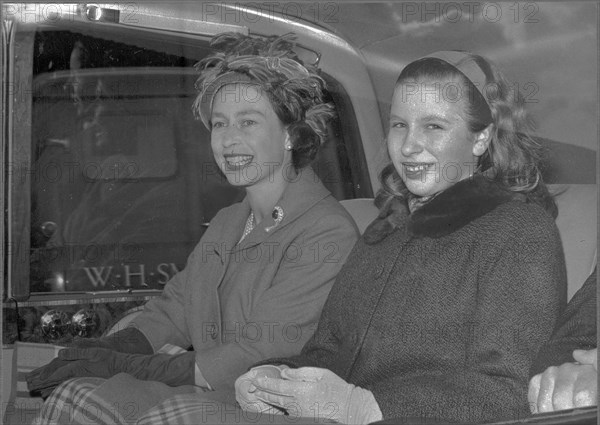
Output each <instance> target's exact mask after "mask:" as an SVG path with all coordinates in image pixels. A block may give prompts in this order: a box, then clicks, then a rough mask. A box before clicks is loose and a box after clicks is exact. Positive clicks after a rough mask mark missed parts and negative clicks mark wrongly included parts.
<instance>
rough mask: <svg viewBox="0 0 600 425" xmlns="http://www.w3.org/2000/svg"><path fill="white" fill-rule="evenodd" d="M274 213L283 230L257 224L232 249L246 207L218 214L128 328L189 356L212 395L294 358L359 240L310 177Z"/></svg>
mask: <svg viewBox="0 0 600 425" xmlns="http://www.w3.org/2000/svg"><path fill="white" fill-rule="evenodd" d="M277 205H278V206H280V207H281V208H282V209H283V211H284V217H283V220H282V221H281V222H280V223H279V224H277V225H275V222H274V220H273V218H271V217H268V218H266V219H264V220H263V221H262V222H261V223H259V224H258V226H257V227H256V228H255V229H254V230H253V231H252V232H251V233H250V234H249V235H248V236H246V238H245V239H244V240H243V241H242V242H241V243H240V244H238V241H239V240H240V238H241V235H242V232H243V230H244V226H245V223H246V220H247V218H248V215H249V214H250V206H249V203H248V201H247V199H245V200H244V201H242V202H241V203H238V204H235V205H232V206H230V207H227V208H224V209H223V210H221V211H220V212H219V213H218V214H217V215H216V216H215V218H214V219H213V220H212V222H211V223H210V226H209V228H208V230H207V231H206V233H205V234H204V236H203V237H202V239H201V240H200V242H199V243H198V245H197V246H196V248H195V249H194V251H193V252H192V254H191V255H190V257H189V258H188V262H187V265H186V267H185V269H184V270H183V271H181V272H180V273H178V274H177V275H176V276H174V277H173V278H172V279H171V280H170V281H169V282H168V283H167V285H166V286H165V289H164V291H163V294H162V295H161V296H160V297H158V298H155V299H153V300H151V301H149V302H148V303H147V305H146V307H145V309H144V311H143V313H141V314H140V315H139V316H138V317H137V318H136V319H135V320H134V322H133V323H134V325H135V326H137V327H138V328H139V329H140V330H141V331H142V332H143V333H144V335H145V336H146V337H147V338H148V340H149V341H150V343H151V344H152V346H153V348H154V350H155V351H156V350H158V349H160V348H161V347H162V346H163V345H164V344H167V343H168V344H173V345H178V346H180V347H184V348H187V347H189V346H193V348H194V350H195V351H196V353H197V355H196V364H197V365H198V367H199V368H200V371H201V373H202V375H203V376H204V378H205V379H206V381H207V382H208V383H209V384H210V385H211V387H212V388H214V389H230V388H232V387H233V383H234V381H235V379H236V378H237V377H238V376H239V375H241V374H242V373H244V372H245V371H246V370H247V368H248V367H249V366H251V365H252V364H253V363H256V362H257V361H260V360H262V359H266V358H269V357H281V356H289V355H294V354H298V353H299V352H300V350H301V349H302V346H303V345H304V343H305V342H306V341H307V340H308V339H309V337H310V336H311V335H312V333H313V332H314V329H315V328H316V323H317V321H318V319H319V315H320V313H321V309H322V307H323V304H324V303H325V300H326V299H327V295H328V294H329V291H330V289H331V286H332V284H333V281H334V279H335V277H336V275H337V273H338V271H339V270H340V268H341V266H342V265H343V263H344V262H345V260H346V257H347V256H348V254H349V253H350V250H351V249H352V247H353V245H354V243H355V242H356V240H357V238H358V231H357V228H356V226H355V224H354V222H353V220H352V218H351V217H350V215H349V214H348V213H347V212H346V211H345V209H344V208H343V207H342V206H341V205H340V204H339V203H338V202H337V201H336V200H335V199H334V198H333V196H332V195H331V194H330V193H329V191H327V189H326V188H325V187H324V186H323V185H322V183H321V182H320V181H319V179H318V177H317V176H316V175H315V174H314V172H313V171H312V170H311V169H309V168H306V169H303V170H301V173H300V176H299V177H298V180H296V181H294V182H292V183H290V184H289V185H288V186H287V188H286V191H285V193H284V194H283V196H282V198H281V199H280V201H279V202H278V203H277ZM269 228H270V229H269ZM267 229H269V230H267Z"/></svg>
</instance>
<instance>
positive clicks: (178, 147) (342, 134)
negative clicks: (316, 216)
mask: <svg viewBox="0 0 600 425" xmlns="http://www.w3.org/2000/svg"><path fill="white" fill-rule="evenodd" d="M164 40H165V39H164V37H163V38H160V39H159V38H157V39H156V40H154V39H153V36H152V35H148V36H146V37H139V36H137V37H136V38H128V37H122V36H118V35H114V34H112V33H110V32H108V31H106V30H104V31H102V30H95V31H94V32H91V33H90V32H89V31H81V32H79V31H77V30H76V29H73V28H64V29H63V28H52V29H46V28H43V29H41V28H40V29H38V30H37V31H36V32H35V34H34V36H33V38H32V42H33V48H32V52H33V58H32V70H31V71H30V70H27V71H28V72H31V78H32V87H33V89H32V90H31V154H30V166H29V174H30V179H29V182H30V186H29V187H28V188H27V189H28V190H27V191H24V192H23V194H26V193H27V192H28V191H29V192H30V195H29V196H30V209H29V214H28V215H27V216H24V217H22V218H21V219H22V220H25V221H27V222H28V223H29V230H30V244H31V246H30V258H29V269H28V270H26V267H22V268H21V269H20V270H22V271H24V272H25V271H28V272H29V282H30V283H29V285H30V287H29V288H28V289H29V292H30V293H63V292H81V291H83V292H90V291H93V292H95V291H107V290H130V289H156V290H160V289H162V288H163V287H164V284H165V283H166V282H167V281H168V280H169V278H170V277H172V276H173V275H174V274H175V273H176V272H177V271H179V270H181V269H182V268H183V267H184V266H185V261H186V258H187V256H188V255H189V253H190V252H191V250H192V248H193V247H194V245H195V244H196V243H197V242H198V240H199V239H200V237H201V236H202V234H203V233H204V231H205V230H206V228H207V226H208V225H209V223H210V220H211V219H212V218H213V217H214V215H215V214H216V213H217V212H218V211H219V210H220V209H221V208H223V207H225V206H227V205H230V204H232V203H234V202H237V201H240V200H241V199H242V198H243V196H244V191H243V189H240V188H235V187H233V186H231V185H229V184H228V182H227V180H226V178H225V177H224V175H223V174H222V173H221V172H220V170H219V168H218V166H217V164H216V163H215V162H214V160H213V157H212V152H211V148H210V134H209V132H208V131H207V130H206V129H205V128H204V126H203V125H202V123H201V122H200V121H198V120H196V119H194V117H193V114H192V111H191V105H192V103H193V100H194V98H195V93H196V91H195V88H194V83H195V80H196V78H197V72H196V70H195V69H194V68H193V65H194V64H195V63H196V62H197V61H198V60H200V59H201V58H202V57H204V56H205V55H206V54H208V52H210V48H209V46H208V41H203V42H194V45H193V46H192V47H190V46H186V45H185V44H183V43H175V42H173V43H172V44H169V43H168V42H165V41H164ZM207 40H208V39H207ZM324 78H325V79H326V80H327V81H328V83H329V87H330V92H329V94H328V96H329V97H330V99H329V100H330V101H332V102H333V103H334V104H335V105H336V106H338V108H337V110H338V117H337V119H335V120H334V121H333V122H331V123H330V125H329V138H328V141H327V143H325V144H324V146H323V149H322V150H321V152H320V154H319V156H318V158H317V159H316V160H315V162H314V163H313V164H312V167H313V168H314V169H315V171H316V172H317V174H318V175H319V176H320V177H321V179H322V181H323V183H324V184H325V186H326V187H327V188H328V189H329V190H330V191H331V192H332V193H333V195H334V196H335V197H336V198H338V199H347V198H354V197H356V196H370V195H372V193H371V192H370V184H368V176H367V175H366V174H365V172H364V170H365V169H366V167H365V168H362V167H352V166H351V164H355V163H360V149H353V148H349V146H348V144H349V143H354V144H355V145H356V146H360V143H361V142H360V140H356V136H352V135H353V134H356V132H355V131H354V129H353V128H352V125H351V124H346V125H342V124H341V123H343V122H346V123H351V122H353V121H354V120H353V119H350V117H351V116H350V115H349V114H352V113H353V109H352V106H351V104H350V100H349V98H348V96H347V95H346V94H345V92H344V90H343V88H342V87H341V85H339V84H337V83H336V81H335V80H334V79H333V78H332V77H330V76H328V75H324ZM340 113H341V116H340ZM363 161H364V160H363ZM365 179H366V180H365ZM365 181H366V182H367V184H365V183H364V182H365ZM361 188H362V189H361ZM365 189H366V190H367V191H365ZM25 217H27V218H25ZM18 270H19V269H17V272H18ZM25 292H26V291H25Z"/></svg>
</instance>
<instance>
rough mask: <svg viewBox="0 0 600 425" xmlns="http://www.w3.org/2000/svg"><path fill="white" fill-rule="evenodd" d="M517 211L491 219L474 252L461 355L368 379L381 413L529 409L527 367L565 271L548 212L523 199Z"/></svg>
mask: <svg viewBox="0 0 600 425" xmlns="http://www.w3.org/2000/svg"><path fill="white" fill-rule="evenodd" d="M513 205H514V203H513ZM515 209H516V212H513V213H511V214H510V215H508V216H507V218H508V219H506V218H505V219H503V217H502V216H501V215H499V214H498V215H497V216H496V217H494V218H493V220H490V222H491V223H492V224H491V225H490V226H489V227H488V228H486V229H484V230H485V232H483V234H484V236H483V237H482V239H485V240H487V241H489V242H485V243H482V244H481V245H480V246H479V247H478V248H479V249H478V250H477V251H478V252H476V253H475V255H474V261H479V262H480V264H481V266H480V268H479V276H480V277H479V279H478V284H477V291H476V297H477V300H476V307H475V311H474V312H473V315H472V317H471V320H472V321H473V323H472V324H473V326H472V327H471V328H470V329H469V332H468V333H466V335H464V336H463V342H464V347H465V348H464V361H462V362H459V363H457V364H454V365H452V366H450V367H448V365H446V367H443V368H442V367H436V368H430V367H426V366H424V367H423V368H422V369H420V370H419V371H416V372H415V373H413V374H402V375H399V376H389V377H387V378H384V379H381V380H380V381H378V382H375V383H374V384H372V385H365V387H364V388H366V389H368V390H371V391H372V392H373V394H374V396H375V399H376V400H377V403H378V404H379V407H380V409H381V411H382V413H383V416H384V418H393V417H429V418H438V419H442V420H451V421H452V420H454V421H460V422H462V421H469V422H477V423H481V422H485V421H490V420H499V419H515V418H519V417H524V416H528V415H529V408H528V406H527V385H528V376H529V369H530V366H531V363H532V360H533V358H534V357H535V355H536V353H537V352H538V350H539V348H540V346H541V345H542V344H543V343H544V342H545V341H546V340H547V339H548V338H549V336H550V333H551V332H552V327H553V325H554V323H555V321H556V318H557V317H558V316H559V314H560V312H561V310H562V308H564V304H565V298H566V270H565V263H564V255H563V252H562V245H561V241H560V238H559V235H558V229H557V228H556V226H555V224H554V222H553V221H552V220H551V219H550V217H549V216H546V214H545V213H543V212H542V211H541V210H540V209H539V208H537V207H533V206H529V205H525V204H522V206H519V205H517V206H516V207H515ZM532 211H533V214H532Z"/></svg>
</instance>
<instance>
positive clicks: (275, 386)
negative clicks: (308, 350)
mask: <svg viewBox="0 0 600 425" xmlns="http://www.w3.org/2000/svg"><path fill="white" fill-rule="evenodd" d="M271 367H272V366H271ZM236 397H237V400H238V402H239V403H240V405H241V407H242V409H244V410H253V411H257V410H258V411H261V412H269V413H277V411H274V410H273V407H275V408H277V409H279V412H281V411H286V412H287V413H288V414H289V415H290V416H294V417H300V416H303V417H318V418H321V419H329V420H334V421H336V422H342V423H347V424H361V423H367V422H370V421H373V420H379V419H381V412H380V411H379V407H378V405H377V403H376V401H375V398H374V397H373V395H372V393H371V392H370V391H367V390H364V389H362V388H359V387H356V386H354V385H352V384H349V383H347V382H346V381H344V380H343V379H342V378H340V377H339V376H337V375H336V374H335V373H333V372H331V371H330V370H328V369H322V368H315V367H303V368H299V369H290V368H285V369H283V370H281V377H280V378H278V377H273V376H270V375H268V374H267V376H265V374H264V373H261V366H259V367H257V368H254V369H252V370H250V371H249V372H248V373H246V374H245V375H242V376H241V377H240V378H238V380H237V381H236Z"/></svg>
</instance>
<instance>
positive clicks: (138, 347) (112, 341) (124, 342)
mask: <svg viewBox="0 0 600 425" xmlns="http://www.w3.org/2000/svg"><path fill="white" fill-rule="evenodd" d="M70 346H71V347H77V348H93V347H96V348H106V349H109V350H115V351H120V352H122V353H137V354H152V353H154V350H153V349H152V345H150V341H148V339H147V338H146V337H145V336H144V334H143V333H142V332H141V331H140V330H138V329H137V328H136V327H133V326H130V327H127V328H125V329H123V330H121V331H119V332H115V333H113V334H111V335H108V336H105V337H102V338H75V339H74V340H73V342H72V343H71V344H70Z"/></svg>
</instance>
